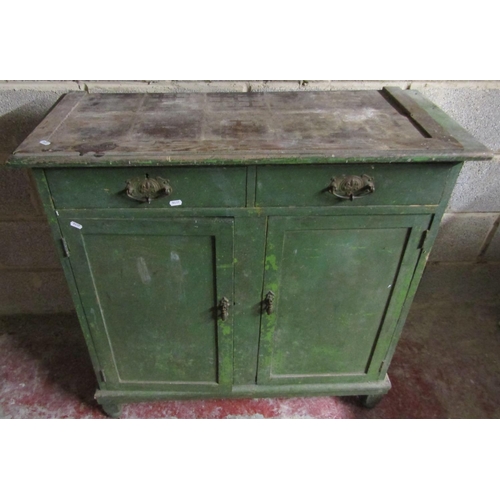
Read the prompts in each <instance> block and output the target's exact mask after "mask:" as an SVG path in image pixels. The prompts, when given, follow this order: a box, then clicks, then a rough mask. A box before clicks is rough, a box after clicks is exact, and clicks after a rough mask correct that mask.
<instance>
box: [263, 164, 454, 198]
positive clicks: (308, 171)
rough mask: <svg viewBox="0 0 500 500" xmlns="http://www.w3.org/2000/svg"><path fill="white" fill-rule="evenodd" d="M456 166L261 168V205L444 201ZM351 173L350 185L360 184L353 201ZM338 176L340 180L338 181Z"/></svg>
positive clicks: (355, 187) (400, 165)
mask: <svg viewBox="0 0 500 500" xmlns="http://www.w3.org/2000/svg"><path fill="white" fill-rule="evenodd" d="M451 168H452V165H450V164H439V165H425V164H418V165H416V164H414V165H404V164H394V165H377V164H360V165H354V164H353V165H331V166H329V165H310V166H308V165H303V166H291V165H290V166H288V165H281V166H265V167H259V168H258V169H257V190H256V204H257V206H261V207H294V206H295V207H302V206H333V205H339V206H341V205H345V206H366V205H438V204H439V203H440V201H441V197H442V195H443V190H444V187H445V184H446V180H447V178H448V174H449V172H450V170H451ZM348 176H355V177H356V178H355V179H353V180H352V181H351V184H350V185H351V186H354V189H355V194H354V196H355V197H354V198H353V199H352V200H350V199H349V189H348V187H347V188H346V186H345V182H346V180H347V181H348V180H349V179H347V177H348ZM332 179H335V180H336V182H335V183H334V184H335V185H332V184H333V183H332ZM370 184H371V185H372V186H373V188H374V190H373V192H372V189H371V187H370ZM331 191H335V192H336V193H337V195H338V196H344V198H341V197H338V196H336V195H334V194H332V192H331ZM357 196H359V197H357ZM346 198H347V199H346Z"/></svg>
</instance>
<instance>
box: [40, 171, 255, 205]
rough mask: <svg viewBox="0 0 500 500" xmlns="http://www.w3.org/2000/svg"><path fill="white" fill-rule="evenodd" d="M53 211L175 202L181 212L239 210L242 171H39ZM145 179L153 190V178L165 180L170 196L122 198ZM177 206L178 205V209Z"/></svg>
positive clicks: (243, 186)
mask: <svg viewBox="0 0 500 500" xmlns="http://www.w3.org/2000/svg"><path fill="white" fill-rule="evenodd" d="M45 173H46V176H47V181H48V183H49V187H50V191H51V194H52V198H53V200H54V205H55V206H56V208H61V209H62V208H73V209H77V208H134V207H137V208H144V207H151V208H170V202H171V201H173V200H175V201H179V200H180V201H181V202H182V207H183V208H191V207H243V206H245V202H246V168H245V167H171V168H159V167H158V168H143V167H141V168H135V167H127V168H113V167H108V168H100V167H99V168H74V167H73V168H70V167H68V168H50V169H46V170H45ZM146 178H149V180H150V181H152V182H151V183H150V185H151V186H153V189H154V188H155V187H156V186H157V185H158V186H160V185H159V184H156V182H155V181H158V178H161V179H165V180H168V185H169V186H170V187H171V190H172V192H171V194H170V195H168V196H161V197H157V198H154V199H152V200H151V203H150V204H148V203H147V202H146V203H141V202H140V201H136V200H135V199H131V198H129V197H128V196H127V193H126V192H125V191H126V187H127V181H128V180H132V181H133V185H134V186H135V187H136V188H137V189H136V190H135V191H133V192H132V194H133V195H134V194H135V195H136V196H137V197H142V196H143V195H142V194H141V193H140V191H139V189H140V185H141V184H142V182H143V181H144V180H145V179H146ZM179 205H180V204H179Z"/></svg>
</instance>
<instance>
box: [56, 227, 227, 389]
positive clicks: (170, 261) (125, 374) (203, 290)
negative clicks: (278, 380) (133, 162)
mask: <svg viewBox="0 0 500 500" xmlns="http://www.w3.org/2000/svg"><path fill="white" fill-rule="evenodd" d="M61 222H62V227H63V232H64V234H65V236H66V239H67V242H68V245H69V248H70V259H71V264H72V266H73V269H74V272H75V276H76V280H77V284H78V288H79V291H80V295H81V297H82V301H83V304H84V308H85V314H86V316H87V319H88V321H89V326H90V330H91V332H92V337H93V340H94V342H95V344H96V348H97V351H98V356H99V357H100V362H101V363H102V364H103V365H104V366H105V367H106V368H105V373H106V377H107V378H108V379H109V382H110V383H111V384H113V383H114V384H127V386H128V387H130V386H131V385H136V386H137V387H138V388H144V386H148V385H152V386H155V387H158V385H162V384H168V387H169V389H175V388H176V387H174V386H178V388H179V389H182V390H185V389H186V388H187V389H188V390H189V388H191V389H193V390H199V389H200V388H201V389H209V390H210V388H212V390H215V391H216V390H217V389H218V388H220V387H222V386H230V385H231V382H232V314H231V313H232V311H230V314H229V317H228V318H227V319H226V320H225V321H222V319H221V315H220V310H219V308H218V304H219V302H220V300H221V299H222V297H226V298H227V299H228V300H229V304H230V305H231V304H232V303H233V292H232V287H233V285H232V281H233V272H232V269H233V221H232V219H229V218H227V219H223V218H220V219H215V218H207V219H204V218H197V219H194V218H193V219H160V220H154V221H153V220H144V219H143V220H138V219H135V220H133V219H130V220H111V219H91V220H86V219H78V220H76V221H70V220H62V221H61ZM71 222H77V224H78V225H80V226H81V229H78V227H76V228H75V227H74V225H71ZM230 309H231V307H230Z"/></svg>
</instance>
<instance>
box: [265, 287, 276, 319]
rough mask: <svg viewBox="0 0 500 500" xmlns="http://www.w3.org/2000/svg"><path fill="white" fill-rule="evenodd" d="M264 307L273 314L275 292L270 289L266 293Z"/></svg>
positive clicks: (268, 312)
mask: <svg viewBox="0 0 500 500" xmlns="http://www.w3.org/2000/svg"><path fill="white" fill-rule="evenodd" d="M264 308H265V310H266V313H267V314H272V313H273V312H274V293H273V292H271V290H269V292H267V293H266V298H265V299H264Z"/></svg>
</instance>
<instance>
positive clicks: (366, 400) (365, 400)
mask: <svg viewBox="0 0 500 500" xmlns="http://www.w3.org/2000/svg"><path fill="white" fill-rule="evenodd" d="M384 396H385V394H370V395H368V396H361V398H360V399H361V404H362V405H363V406H364V407H365V408H375V406H377V405H378V404H379V403H380V401H382V398H383V397H384Z"/></svg>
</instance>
